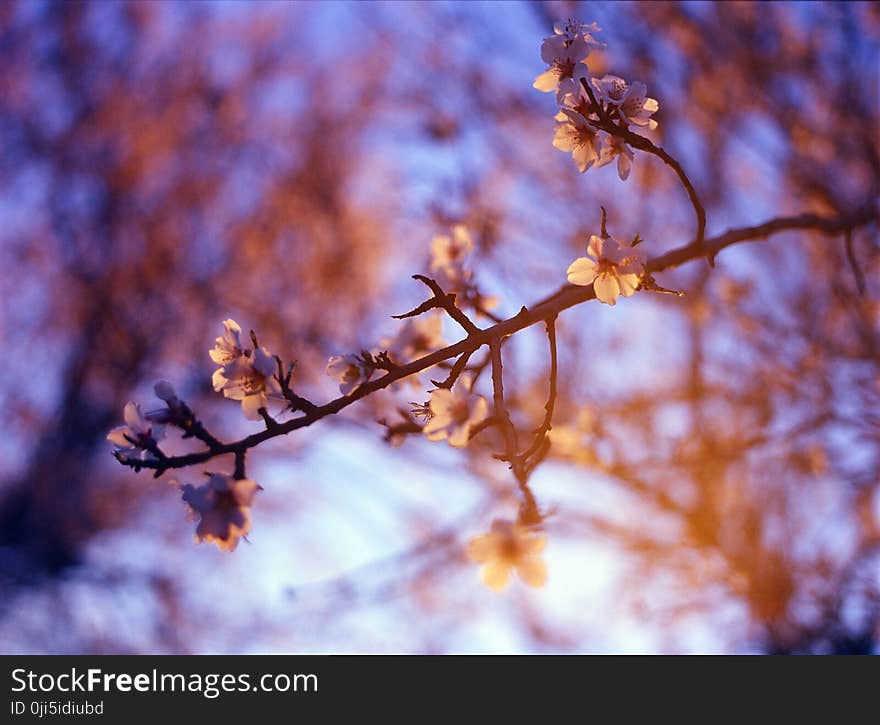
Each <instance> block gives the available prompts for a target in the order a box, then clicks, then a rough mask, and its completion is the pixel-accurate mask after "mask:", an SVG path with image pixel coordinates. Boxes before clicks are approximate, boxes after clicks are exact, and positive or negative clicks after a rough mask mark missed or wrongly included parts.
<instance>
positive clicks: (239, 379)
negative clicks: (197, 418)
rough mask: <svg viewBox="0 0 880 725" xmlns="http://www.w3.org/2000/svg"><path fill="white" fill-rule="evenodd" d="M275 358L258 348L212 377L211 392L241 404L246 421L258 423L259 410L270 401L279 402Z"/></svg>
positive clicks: (279, 391)
mask: <svg viewBox="0 0 880 725" xmlns="http://www.w3.org/2000/svg"><path fill="white" fill-rule="evenodd" d="M276 369H277V368H276V364H275V358H273V357H272V355H271V354H270V353H269V351H268V350H266V348H263V347H258V348H257V349H256V350H254V351H252V352H249V353H248V354H246V355H241V356H239V357H237V358H235V359H234V360H232V362H230V363H229V364H227V365H224V366H223V367H222V368H220V369H219V370H217V371H216V372H215V373H214V390H216V391H217V392H218V393H219V392H221V391H222V392H223V395H224V397H226V398H229V399H230V400H240V401H241V410H242V412H243V413H244V415H245V417H246V418H248V419H249V420H259V419H260V412H259V411H260V408H266V409H268V407H269V399H270V398H279V397H280V395H281V385H280V384H279V383H278V380H276V378H275V371H276Z"/></svg>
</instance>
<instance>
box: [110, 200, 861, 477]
mask: <svg viewBox="0 0 880 725" xmlns="http://www.w3.org/2000/svg"><path fill="white" fill-rule="evenodd" d="M875 220H876V211H875V209H874V208H873V205H871V206H866V207H863V208H862V209H860V210H858V211H856V212H853V213H851V214H843V215H840V216H837V217H821V216H817V215H815V214H802V215H800V216H794V217H781V218H778V219H773V220H770V221H768V222H765V223H764V224H760V225H757V226H751V227H742V228H738V229H730V230H728V231H727V232H724V233H723V234H721V235H719V236H717V237H714V238H711V239H706V240H704V242H703V243H702V244H700V243H697V242H696V241H694V242H691V243H690V244H686V245H684V246H681V247H678V248H677V249H673V250H671V251H669V252H666V253H665V254H662V255H660V256H659V257H655V258H654V259H651V260H650V261H649V262H648V264H647V266H646V270H647V272H648V273H657V272H661V271H663V270H667V269H672V268H674V267H678V266H680V265H682V264H684V263H686V262H689V261H692V260H695V259H700V258H703V257H706V256H707V255H712V256H714V255H717V254H718V253H719V252H721V251H722V250H723V249H726V248H727V247H729V246H731V245H733V244H737V243H740V242H747V241H755V240H759V239H765V238H767V237H769V236H771V235H773V234H776V233H779V232H784V231H792V230H799V229H801V230H804V229H809V230H813V231H817V232H821V233H823V234H826V235H837V234H841V233H844V232H846V231H847V230H849V229H855V228H857V227H860V226H863V225H865V224H868V223H870V222H872V221H875ZM594 298H595V293H594V292H593V287H592V286H587V287H576V286H573V285H568V284H567V285H564V286H562V287H561V288H560V289H559V290H557V291H556V292H555V293H554V294H552V295H550V296H549V297H547V298H545V299H544V300H542V301H540V302H538V303H537V304H535V305H534V306H533V307H532V308H531V309H529V308H526V307H523V308H522V309H521V310H520V311H519V313H518V314H516V315H515V316H513V317H510V318H508V319H506V320H504V321H503V322H500V323H498V324H496V325H493V326H492V327H488V328H486V329H483V330H481V329H477V330H476V331H475V332H473V333H471V334H469V335H468V336H467V337H465V338H464V339H463V340H460V341H459V342H457V343H455V344H453V345H449V346H448V347H444V348H442V349H440V350H436V351H435V352H432V353H430V354H429V355H425V356H424V357H421V358H419V359H417V360H413V361H412V362H410V363H408V364H406V365H401V366H399V367H396V368H394V369H393V370H390V371H388V372H387V373H386V374H385V375H383V376H382V377H380V378H377V379H375V380H370V381H368V382H365V383H363V384H362V385H361V386H360V387H358V388H357V389H356V390H354V391H353V392H352V393H351V394H349V395H346V396H342V397H339V398H336V399H335V400H332V401H330V402H328V403H326V404H325V405H321V406H313V407H312V408H310V409H309V410H307V411H305V412H304V414H303V415H301V416H299V417H296V418H293V419H291V420H288V421H285V422H283V423H278V426H277V427H276V428H273V430H263V431H260V432H258V433H254V434H252V435H249V436H247V437H245V438H242V439H241V440H238V441H236V442H234V443H225V444H224V443H219V442H218V444H217V445H214V446H210V447H209V448H208V450H204V451H198V452H195V453H189V454H185V455H180V456H168V457H166V458H162V459H147V460H129V459H124V460H120V462H121V463H123V465H127V466H130V467H132V468H150V469H154V470H155V471H156V476H160V475H162V474H163V473H164V472H165V471H167V470H169V469H176V468H185V467H187V466H193V465H197V464H199V463H204V462H205V461H208V460H210V459H212V458H215V457H216V456H220V455H224V454H229V453H233V454H237V453H243V452H244V451H246V450H247V449H249V448H253V447H255V446H257V445H259V444H260V443H262V442H264V441H266V440H269V439H270V438H275V437H277V436H280V435H287V434H288V433H292V432H293V431H295V430H299V429H300V428H305V427H308V426H310V425H312V424H313V423H316V422H317V421H319V420H321V419H323V418H326V417H328V416H330V415H335V414H336V413H339V412H340V411H341V410H344V409H345V408H347V407H348V406H350V405H352V404H354V403H355V402H356V401H358V400H360V399H361V398H365V397H367V396H368V395H372V394H373V393H375V392H376V391H378V390H382V389H384V388H387V387H388V386H389V385H391V384H392V383H395V382H397V381H398V380H401V379H403V378H407V377H409V376H411V375H415V374H417V373H419V372H422V371H423V370H426V369H428V368H430V367H433V366H434V365H437V364H438V363H441V362H443V361H445V360H449V359H451V358H454V357H459V356H461V355H464V354H465V353H468V354H470V353H473V352H474V351H476V350H478V349H479V348H480V347H482V346H483V345H489V346H490V350H492V349H493V345H494V354H495V355H496V356H498V357H499V358H500V348H499V345H500V340H501V339H503V338H504V337H507V336H509V335H512V334H514V333H516V332H518V331H520V330H523V329H525V328H527V327H531V326H532V325H534V324H537V323H538V322H542V321H547V320H550V319H551V318H555V317H556V316H557V315H558V314H559V313H560V312H562V311H563V310H566V309H568V308H570V307H574V306H575V305H579V304H581V303H583V302H586V301H588V300H591V299H594ZM492 362H493V381H494V378H495V375H496V372H495V369H494V368H495V365H494V362H495V361H494V359H493V361H492ZM499 362H500V359H499ZM497 374H498V375H499V376H500V374H501V367H500V365H499V366H498V373H497ZM499 382H500V381H499ZM500 392H501V393H502V395H503V388H502V389H501V390H500ZM499 402H501V403H502V408H503V399H499ZM514 450H515V449H514Z"/></svg>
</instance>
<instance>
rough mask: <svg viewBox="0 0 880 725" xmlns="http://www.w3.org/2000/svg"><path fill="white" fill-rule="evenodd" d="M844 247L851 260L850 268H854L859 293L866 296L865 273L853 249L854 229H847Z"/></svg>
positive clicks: (848, 258)
mask: <svg viewBox="0 0 880 725" xmlns="http://www.w3.org/2000/svg"><path fill="white" fill-rule="evenodd" d="M844 247H845V249H846V258H847V261H849V266H850V269H852V273H853V277H855V280H856V289H857V290H858V291H859V295H860V296H862V297H864V296H865V275H864V274H863V273H862V268H861V267H860V266H859V261H858V260H857V259H856V254H855V251H854V250H853V233H852V229H847V230H846V234H845V237H844Z"/></svg>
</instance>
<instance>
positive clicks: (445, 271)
mask: <svg viewBox="0 0 880 725" xmlns="http://www.w3.org/2000/svg"><path fill="white" fill-rule="evenodd" d="M473 249H474V240H473V239H472V238H471V233H470V231H468V228H467V227H466V226H464V224H456V225H454V226H453V227H452V234H451V235H449V234H437V235H435V236H434V238H433V239H432V240H431V272H432V274H435V275H436V276H438V277H442V279H439V280H438V281H439V282H440V283H441V286H442V287H444V288H446V289H447V291H450V292H456V291H459V290H460V289H461V287H462V286H463V285H464V284H465V283H466V282H467V281H468V279H469V278H470V270H468V269H467V268H466V267H465V260H466V259H467V256H468V255H469V254H470V253H471V252H472V251H473Z"/></svg>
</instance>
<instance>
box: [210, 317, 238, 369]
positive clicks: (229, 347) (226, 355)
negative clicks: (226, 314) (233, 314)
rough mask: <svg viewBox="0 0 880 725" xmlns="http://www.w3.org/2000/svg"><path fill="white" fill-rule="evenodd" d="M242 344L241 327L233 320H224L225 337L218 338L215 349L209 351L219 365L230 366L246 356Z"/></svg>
mask: <svg viewBox="0 0 880 725" xmlns="http://www.w3.org/2000/svg"><path fill="white" fill-rule="evenodd" d="M244 351H245V349H244V347H243V346H242V344H241V327H239V326H238V323H237V322H236V321H235V320H233V319H228V320H223V336H222V337H218V338H217V341H216V344H215V345H214V347H213V348H212V349H211V350H209V351H208V354H209V355H210V356H211V359H212V360H213V361H214V362H215V363H217V364H218V365H228V364H229V363H231V362H232V361H233V360H235V359H236V358H239V357H241V356H242V355H244Z"/></svg>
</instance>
